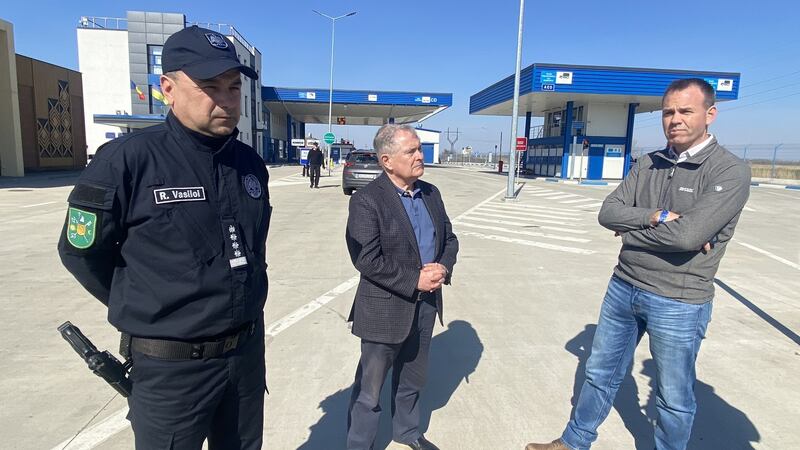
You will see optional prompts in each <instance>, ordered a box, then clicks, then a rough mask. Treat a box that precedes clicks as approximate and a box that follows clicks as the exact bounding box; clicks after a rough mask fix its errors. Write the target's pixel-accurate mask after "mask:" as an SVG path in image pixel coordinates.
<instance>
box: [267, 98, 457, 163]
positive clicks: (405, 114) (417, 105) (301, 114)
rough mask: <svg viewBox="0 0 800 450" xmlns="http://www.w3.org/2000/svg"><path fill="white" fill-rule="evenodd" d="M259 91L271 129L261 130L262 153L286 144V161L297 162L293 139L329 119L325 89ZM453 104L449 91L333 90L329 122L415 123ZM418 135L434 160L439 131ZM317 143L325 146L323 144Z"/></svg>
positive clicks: (425, 131) (337, 142)
mask: <svg viewBox="0 0 800 450" xmlns="http://www.w3.org/2000/svg"><path fill="white" fill-rule="evenodd" d="M261 95H262V101H263V105H264V113H265V114H264V122H265V124H266V127H267V128H268V129H269V130H268V132H267V133H265V140H269V141H268V142H265V146H264V148H265V149H267V150H266V151H265V155H266V154H267V153H268V152H269V151H270V149H277V147H278V146H281V148H282V146H283V145H286V146H287V147H288V152H287V156H286V161H290V162H296V161H297V156H296V155H297V149H296V148H295V147H294V146H292V139H302V138H303V137H305V126H306V124H327V123H328V108H329V100H330V96H329V90H328V89H327V88H282V87H269V86H267V87H263V88H262V91H261ZM452 105H453V94H449V93H434V92H396V91H366V90H340V89H334V91H333V104H332V107H331V108H332V114H331V121H332V123H333V124H334V125H361V126H363V125H367V126H381V125H384V124H387V123H396V124H413V123H416V124H418V125H419V124H421V123H422V122H424V121H425V120H427V119H429V118H430V117H433V116H434V115H436V114H438V113H440V112H442V111H444V110H445V109H447V108H449V107H450V106H452ZM418 133H419V134H420V139H421V140H422V144H423V153H425V155H426V162H431V163H434V162H438V148H439V139H438V132H437V131H433V130H425V129H420V128H418ZM434 140H435V142H433V141H434ZM340 144H341V141H340V139H336V144H332V145H330V146H328V147H327V148H328V149H329V151H331V156H333V151H334V150H336V148H338V147H336V148H334V147H335V146H339V145H340ZM320 145H325V144H323V143H322V142H321V143H320ZM426 149H427V152H426V151H425V150H426ZM278 151H279V150H278ZM339 153H340V158H342V157H345V156H346V155H345V154H344V151H343V150H340V151H339ZM428 155H429V156H430V161H428V159H429V158H428ZM265 159H267V157H266V156H265Z"/></svg>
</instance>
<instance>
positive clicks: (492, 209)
mask: <svg viewBox="0 0 800 450" xmlns="http://www.w3.org/2000/svg"><path fill="white" fill-rule="evenodd" d="M480 211H488V212H493V213H498V214H499V213H504V214H511V215H518V216H523V217H541V218H544V219H560V220H574V221H581V220H583V219H582V218H580V217H575V216H558V215H549V214H544V213H540V212H539V211H533V210H530V209H529V210H527V211H520V210H508V209H505V208H495V207H494V206H492V205H484V206H483V207H482V208H481V209H480Z"/></svg>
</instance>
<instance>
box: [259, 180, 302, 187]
mask: <svg viewBox="0 0 800 450" xmlns="http://www.w3.org/2000/svg"><path fill="white" fill-rule="evenodd" d="M298 184H310V183H309V182H308V181H281V180H276V181H275V182H273V183H270V184H269V187H271V188H276V187H283V186H296V185H298Z"/></svg>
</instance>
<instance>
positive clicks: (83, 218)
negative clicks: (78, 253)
mask: <svg viewBox="0 0 800 450" xmlns="http://www.w3.org/2000/svg"><path fill="white" fill-rule="evenodd" d="M96 234H97V214H95V213H93V212H89V211H84V210H82V209H78V208H73V207H70V208H69V214H68V215H67V242H69V244H70V245H72V246H73V247H75V248H79V249H86V248H89V247H91V246H92V244H94V238H95V235H96Z"/></svg>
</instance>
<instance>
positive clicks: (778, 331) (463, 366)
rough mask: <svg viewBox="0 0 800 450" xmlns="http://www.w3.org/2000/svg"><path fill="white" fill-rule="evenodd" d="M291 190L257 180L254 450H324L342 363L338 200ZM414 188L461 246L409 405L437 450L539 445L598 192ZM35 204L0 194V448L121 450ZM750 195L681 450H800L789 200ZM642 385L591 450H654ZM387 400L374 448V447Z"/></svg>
mask: <svg viewBox="0 0 800 450" xmlns="http://www.w3.org/2000/svg"><path fill="white" fill-rule="evenodd" d="M299 171H300V169H299V168H298V167H291V166H287V167H279V168H274V169H272V170H271V180H272V181H271V183H270V195H271V198H272V203H273V205H274V211H273V220H272V226H271V229H270V235H269V241H268V261H269V264H270V267H269V274H270V293H269V298H268V301H267V310H266V313H265V320H266V323H267V324H269V325H272V326H273V328H272V330H273V331H274V333H272V335H271V336H270V337H269V338H268V341H267V365H268V382H269V386H270V392H271V395H270V396H269V397H267V401H266V414H265V415H266V420H265V441H264V442H265V445H264V448H269V449H296V448H301V449H307V450H311V449H325V450H327V449H339V448H343V440H344V433H345V423H346V409H347V402H348V399H349V393H350V390H349V387H350V384H351V383H352V379H353V374H354V372H355V366H356V362H357V360H358V340H357V339H356V338H355V337H353V336H352V335H351V334H350V332H349V328H348V326H347V323H346V321H345V318H346V317H347V314H348V312H349V309H350V305H351V303H352V298H353V293H354V289H352V287H353V286H354V284H353V280H354V276H355V275H356V272H355V270H354V269H353V267H352V265H351V264H350V262H349V258H348V256H347V251H346V247H345V245H344V238H343V237H344V224H345V221H346V217H347V202H348V197H346V196H344V195H343V194H342V191H341V187H340V184H341V179H340V178H339V177H340V175H339V174H338V173H335V174H334V176H332V177H323V178H322V181H321V183H320V185H321V187H322V189H319V190H311V189H309V188H308V186H307V182H306V179H303V178H302V177H300V176H299ZM425 179H426V180H428V181H431V182H433V183H435V184H437V186H439V188H440V189H441V191H442V193H443V196H444V199H445V205H446V207H447V210H448V213H449V215H450V217H451V219H452V220H453V222H454V229H455V230H456V233H457V234H458V236H459V240H460V243H461V252H460V254H459V262H458V265H457V266H456V268H455V270H454V277H453V285H452V286H449V287H446V288H445V292H444V295H445V303H446V307H445V317H444V319H445V326H444V327H441V326H437V329H436V330H435V337H434V340H433V347H432V351H431V367H430V373H429V383H428V386H427V387H426V390H425V392H424V393H423V397H422V400H421V401H422V409H423V411H424V414H423V428H425V429H427V432H426V436H427V437H428V438H429V439H430V440H432V441H433V442H435V443H437V444H439V445H440V447H441V448H443V449H445V450H446V449H520V448H522V447H524V445H525V443H526V442H529V441H531V440H539V441H545V440H550V439H553V438H555V437H556V436H558V435H559V434H560V432H561V430H562V429H563V426H564V424H565V422H566V420H567V419H568V417H569V413H570V409H571V403H570V402H571V399H572V398H573V396H574V395H575V394H576V393H577V389H579V387H580V383H581V381H582V377H583V375H582V368H583V365H584V364H585V361H586V358H587V356H588V354H587V353H588V349H589V348H590V345H591V337H592V334H593V332H594V324H595V323H596V321H597V314H598V310H599V306H600V302H601V299H602V295H603V292H604V289H605V285H606V283H607V281H608V276H609V275H610V273H611V269H612V267H613V265H614V262H615V259H616V254H617V252H618V250H619V240H618V239H617V238H614V237H613V235H612V233H610V232H608V231H607V230H605V229H603V228H601V227H600V226H599V225H597V222H596V214H597V211H598V210H599V207H600V202H602V199H603V198H604V197H605V195H607V194H608V192H610V191H611V190H612V189H613V187H610V186H577V185H568V184H561V183H546V182H544V181H543V180H526V184H525V185H524V187H523V188H522V190H521V191H520V197H519V199H518V201H516V202H504V201H502V197H503V193H504V187H505V178H504V177H500V176H497V175H495V174H491V173H484V172H481V171H479V170H470V169H461V168H453V167H448V168H428V169H426V175H425ZM67 181H68V180H67ZM60 184H61V185H60ZM44 186H45V187H38V186H35V185H25V186H22V187H15V186H13V185H4V186H3V187H2V188H0V214H1V215H2V216H1V217H3V220H2V221H0V234H2V236H3V237H4V239H3V244H2V246H0V261H3V263H2V265H1V266H0V282H1V283H2V286H3V289H2V293H1V294H0V299H2V302H0V311H2V317H3V318H4V322H5V323H6V327H3V329H2V330H1V331H0V342H2V344H0V356H2V357H1V358H0V395H1V396H2V405H3V408H0V442H3V446H4V447H5V448H55V446H57V445H58V446H59V447H58V448H61V447H63V444H64V443H65V442H66V441H67V440H69V439H70V438H71V437H72V436H74V435H75V434H76V433H77V432H78V431H79V430H81V428H82V427H84V425H85V424H87V423H88V424H89V425H88V426H87V427H86V429H85V430H84V431H83V432H82V433H80V434H79V435H78V438H77V439H75V440H74V441H73V442H72V443H71V444H70V445H69V446H68V447H67V448H103V449H123V448H132V434H131V432H130V429H129V427H128V426H127V422H126V421H125V420H124V407H125V402H124V401H122V400H121V399H119V398H115V399H113V400H111V402H110V403H109V404H108V405H107V406H106V407H105V408H103V407H104V405H106V403H107V402H108V401H109V399H111V398H112V397H113V391H112V390H111V389H110V388H109V387H108V386H106V385H105V384H104V383H103V382H102V381H101V380H100V379H98V378H96V377H95V376H93V375H91V374H90V373H89V372H88V370H86V368H85V365H84V364H83V363H82V362H81V361H79V360H78V358H77V355H75V354H74V352H73V351H72V350H71V349H70V348H68V346H67V344H66V343H65V342H64V341H63V340H62V339H61V337H60V336H59V335H58V333H57V332H56V331H55V328H56V326H58V324H60V323H61V322H63V321H64V320H67V319H69V320H72V321H73V323H76V324H77V325H79V326H80V327H81V329H82V330H83V331H84V332H85V333H86V334H87V335H88V336H89V337H90V338H92V339H93V340H94V341H95V343H96V344H97V345H98V346H99V347H104V348H109V349H112V350H114V349H115V348H116V346H117V339H118V337H117V335H116V333H115V332H114V330H113V329H112V328H111V327H110V326H109V325H108V324H107V323H106V322H105V308H104V307H103V306H102V305H101V304H100V303H99V302H97V301H96V300H93V299H91V298H90V297H89V296H88V294H87V293H86V292H85V291H83V290H82V288H80V286H79V285H78V284H77V283H76V282H75V281H74V280H73V279H72V278H71V277H70V276H69V274H68V273H67V272H66V271H65V270H64V269H63V268H62V267H61V265H60V262H59V261H58V256H57V254H56V252H55V244H56V241H57V239H58V234H59V233H60V229H61V225H62V220H63V219H64V215H65V200H66V196H67V194H68V192H69V189H70V188H71V186H69V183H49V184H44ZM751 192H752V193H751V200H750V202H749V203H748V210H746V211H745V213H744V215H743V217H742V220H741V221H740V224H739V227H738V230H737V233H736V237H735V239H734V242H733V243H731V245H730V246H729V247H728V254H727V255H726V257H725V259H724V260H723V264H722V267H721V269H720V271H719V273H718V276H717V280H718V281H717V296H716V299H715V303H714V313H713V319H712V323H711V325H710V327H709V332H708V338H707V339H706V341H705V342H704V343H703V346H702V349H701V352H700V357H699V360H698V364H697V368H698V385H697V388H696V391H697V396H698V401H699V410H698V415H697V420H696V425H695V429H694V433H693V438H692V443H691V446H690V448H696V449H705V448H708V449H717V448H726V449H728V448H751V447H752V448H776V449H777V448H781V449H783V448H800V436H798V433H797V432H796V431H795V429H794V428H795V424H796V423H798V422H800V414H799V413H797V412H796V407H795V406H794V405H796V404H798V403H800V391H798V390H797V389H796V387H795V384H796V383H794V381H793V378H792V376H793V375H794V374H795V373H797V372H798V369H800V337H798V333H800V298H798V295H797V292H798V291H799V290H800V281H798V280H800V277H798V275H800V243H798V241H797V238H796V234H797V233H796V229H797V226H796V224H797V222H798V220H800V208H799V206H800V192H792V191H780V192H777V191H773V190H758V189H753V190H752V191H751ZM654 382H655V381H654V368H653V364H652V360H651V359H650V357H649V353H648V350H647V338H646V337H645V339H643V341H642V343H641V344H640V346H639V348H638V350H637V353H636V359H635V363H634V368H633V371H632V375H631V376H629V377H628V378H627V379H626V381H625V382H624V383H623V387H622V389H621V391H620V394H619V395H618V398H617V401H616V402H615V405H614V409H613V410H612V412H611V415H610V416H609V418H608V420H607V421H606V422H605V423H604V425H603V426H602V427H601V429H600V438H599V440H598V442H597V445H596V446H595V447H594V448H598V449H621V448H653V443H652V420H653V418H654V417H655V416H654V407H653V405H654V403H653V402H654V399H653V396H652V395H651V392H652V386H653V384H654ZM385 394H386V392H384V410H385V414H384V420H383V421H382V423H381V429H380V432H379V436H378V443H377V445H376V448H385V447H387V446H388V445H389V440H390V436H391V432H390V422H389V420H388V410H389V406H388V405H389V402H388V397H386V395H385ZM101 408H102V410H101ZM98 410H101V412H100V413H99V414H98V415H97V417H95V418H94V419H93V420H91V422H90V419H92V418H93V416H94V415H95V414H96V413H97V412H98ZM87 436H88V438H87Z"/></svg>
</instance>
